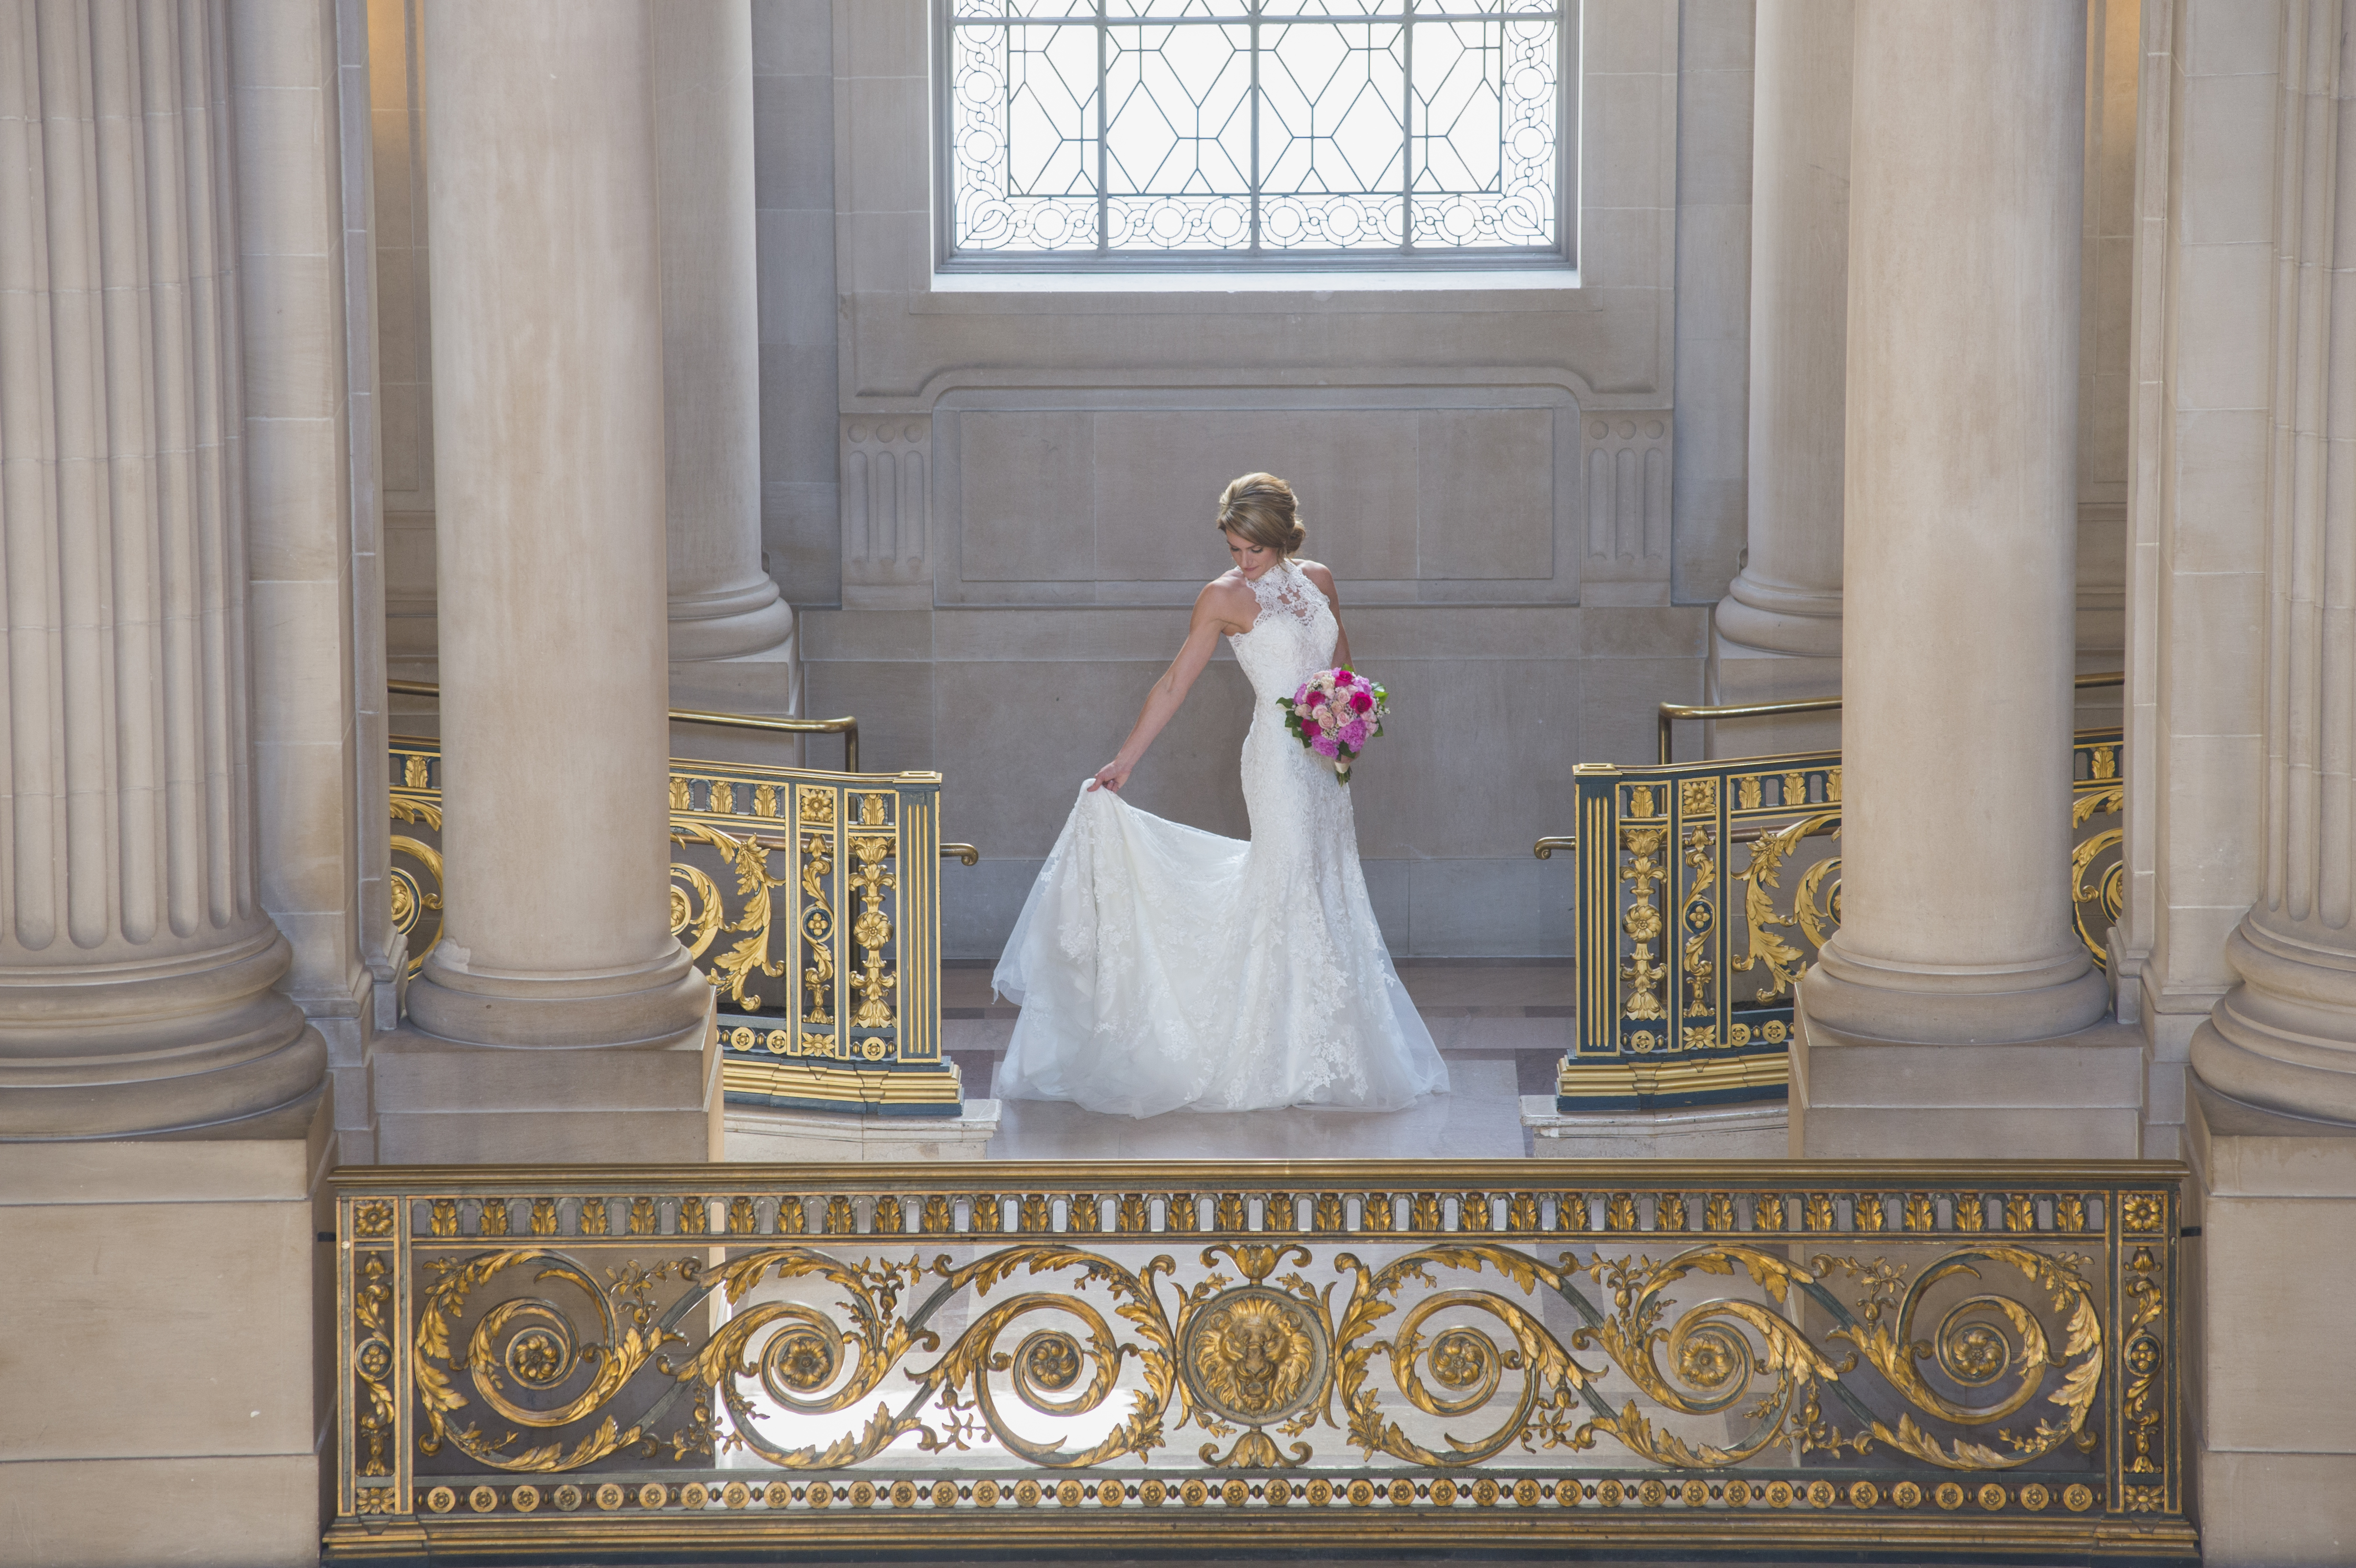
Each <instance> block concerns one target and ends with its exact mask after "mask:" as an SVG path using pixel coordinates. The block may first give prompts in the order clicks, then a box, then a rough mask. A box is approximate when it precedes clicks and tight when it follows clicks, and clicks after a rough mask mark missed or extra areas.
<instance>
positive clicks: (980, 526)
mask: <svg viewBox="0 0 2356 1568" xmlns="http://www.w3.org/2000/svg"><path fill="white" fill-rule="evenodd" d="M962 422H963V425H964V429H963V432H962V434H963V436H964V448H963V457H964V462H963V464H962V465H961V466H960V468H959V470H958V497H957V506H958V517H959V518H960V519H961V520H962V521H963V524H964V528H963V529H962V531H961V534H960V547H961V550H962V559H961V562H960V575H961V576H963V577H964V579H965V580H966V581H969V582H1026V581H1055V582H1093V581H1096V575H1097V549H1096V529H1095V528H1094V527H1093V526H1092V525H1093V523H1094V520H1095V513H1094V507H1095V502H1096V431H1095V421H1094V419H1093V418H1092V417H1091V416H1089V415H1087V414H1085V413H1079V412H1076V411H1041V412H1015V413H976V414H970V415H968V416H967V417H966V418H965V420H964V421H962Z"/></svg>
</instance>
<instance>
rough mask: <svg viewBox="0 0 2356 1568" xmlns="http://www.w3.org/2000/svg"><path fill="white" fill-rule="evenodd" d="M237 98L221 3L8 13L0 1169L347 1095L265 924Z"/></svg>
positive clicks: (3, 127)
mask: <svg viewBox="0 0 2356 1568" xmlns="http://www.w3.org/2000/svg"><path fill="white" fill-rule="evenodd" d="M228 91H229V59H228V50H227V45H226V35H225V29H224V27H223V22H222V15H221V8H220V5H219V4H217V3H215V4H189V5H148V6H137V7H134V6H130V5H79V4H73V3H70V0H24V3H20V4H17V5H11V6H9V7H7V8H6V9H5V11H0V550H5V560H0V572H5V594H6V604H7V642H6V649H7V652H6V669H5V688H6V693H7V713H6V724H5V733H0V753H4V754H5V764H4V765H0V777H5V788H6V792H7V796H6V801H5V811H6V827H5V835H0V846H5V861H4V862H0V869H5V883H6V901H5V907H0V1137H8V1138H13V1137H34V1138H67V1137H93V1136H107V1135H112V1134H123V1133H135V1132H149V1131H155V1130H159V1129H164V1128H171V1127H188V1126H201V1125H214V1124H220V1123H224V1122H230V1121H233V1120H236V1119H238V1118H241V1117H244V1116H249V1115H254V1114H256V1113H259V1112H262V1111H265V1110H269V1109H272V1108H273V1107H276V1106H280V1105H284V1104H291V1103H293V1102H295V1101H297V1100H300V1099H302V1098H304V1097H305V1096H306V1095H308V1094H309V1093H312V1091H313V1090H315V1089H316V1087H317V1086H318V1084H319V1083H320V1081H321V1078H322V1076H323V1074H324V1072H325V1071H326V1065H327V1057H326V1051H325V1049H324V1047H323V1046H322V1044H321V1042H320V1040H319V1037H318V1035H317V1034H316V1032H315V1031H313V1030H312V1029H309V1028H308V1027H307V1026H306V1025H305V1022H304V1019H303V1015H302V1013H301V1012H300V1011H299V1010H297V1009H296V1008H295V1005H294V1004H293V1003H291V1002H289V1001H288V1000H287V999H286V998H285V997H282V996H280V995H279V994H278V993H277V992H276V991H274V990H273V989H272V988H271V987H272V985H273V982H275V981H276V980H277V979H278V978H279V976H282V975H284V973H285V972H286V968H287V964H288V961H289V956H290V955H289V949H288V947H287V944H286V940H285V938H284V937H283V936H282V935H280V934H279V933H278V930H277V928H276V927H275V926H273V924H272V923H271V922H270V919H269V917H268V916H267V915H266V914H265V913H264V912H262V909H261V907H260V905H259V904H258V903H257V901H256V900H255V892H254V877H255V869H254V868H255V853H254V830H253V796H252V790H253V786H252V771H251V770H252V763H251V756H250V750H251V747H250V720H249V716H248V711H247V693H248V690H249V688H250V682H249V669H248V663H247V655H246V646H247V633H246V561H245V517H244V505H245V501H244V495H243V489H242V485H241V457H240V451H239V446H240V443H239V435H240V423H241V419H242V408H243V402H242V396H241V386H240V381H239V372H238V362H239V361H238V309H237V287H236V276H235V271H236V270H235V260H236V256H237V237H236V233H235V230H234V224H233V219H234V210H235V209H234V207H233V205H232V203H231V199H230V188H231V182H230V166H229V158H228V152H229V108H228Z"/></svg>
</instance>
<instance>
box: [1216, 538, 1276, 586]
mask: <svg viewBox="0 0 2356 1568" xmlns="http://www.w3.org/2000/svg"><path fill="white" fill-rule="evenodd" d="M1225 537H1226V541H1227V553H1228V554H1229V555H1231V556H1233V557H1235V558H1236V570H1237V571H1240V572H1242V573H1243V574H1244V581H1247V582H1254V581H1258V579H1259V574H1260V573H1261V572H1263V571H1267V570H1268V569H1269V567H1271V566H1274V565H1275V564H1276V563H1277V560H1278V556H1277V553H1276V551H1274V550H1272V549H1269V548H1268V546H1266V545H1264V544H1254V543H1252V542H1251V541H1250V540H1249V539H1237V537H1236V536H1235V535H1233V534H1228V535H1226V536H1225Z"/></svg>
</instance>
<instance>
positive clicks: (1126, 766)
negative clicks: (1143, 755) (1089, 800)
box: [1088, 757, 1136, 795]
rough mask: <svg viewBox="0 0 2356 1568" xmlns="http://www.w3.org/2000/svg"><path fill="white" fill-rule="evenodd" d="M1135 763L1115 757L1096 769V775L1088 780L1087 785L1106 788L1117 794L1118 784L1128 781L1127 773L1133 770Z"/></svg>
mask: <svg viewBox="0 0 2356 1568" xmlns="http://www.w3.org/2000/svg"><path fill="white" fill-rule="evenodd" d="M1135 767H1136V764H1135V763H1124V762H1122V761H1121V760H1120V759H1119V758H1118V757H1115V758H1114V759H1113V760H1112V761H1111V762H1109V763H1106V764H1105V765H1104V766H1102V767H1100V768H1098V770H1097V776H1096V777H1094V778H1092V779H1090V780H1089V781H1088V787H1089V788H1090V789H1108V790H1111V791H1112V792H1113V793H1114V794H1116V795H1118V794H1119V793H1120V786H1121V785H1123V784H1127V783H1128V782H1129V775H1130V773H1131V772H1133V771H1134V770H1135Z"/></svg>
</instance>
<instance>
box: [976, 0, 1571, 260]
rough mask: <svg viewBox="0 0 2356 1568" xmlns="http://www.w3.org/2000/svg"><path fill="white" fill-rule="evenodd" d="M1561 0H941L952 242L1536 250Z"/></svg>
mask: <svg viewBox="0 0 2356 1568" xmlns="http://www.w3.org/2000/svg"><path fill="white" fill-rule="evenodd" d="M1568 3H1569V0H946V11H947V15H946V22H947V27H946V32H947V39H946V41H947V44H948V56H947V58H948V80H947V81H946V82H945V83H944V84H943V86H944V89H945V92H946V97H947V100H948V102H947V112H946V113H945V115H944V116H943V123H944V130H945V132H946V134H947V138H948V148H947V154H948V155H947V157H946V158H945V160H944V163H945V165H946V167H947V169H948V180H947V185H948V189H947V190H946V191H945V192H944V196H945V197H946V199H947V201H948V213H947V215H946V217H947V219H948V222H947V226H946V227H947V229H948V240H949V253H950V255H951V257H952V258H957V257H967V258H978V257H982V256H987V257H989V258H990V259H991V261H994V262H997V263H999V264H1004V263H1007V262H1017V263H1020V262H1022V261H1034V260H1035V261H1050V260H1052V259H1062V260H1065V261H1075V262H1089V261H1095V262H1099V263H1101V262H1103V261H1115V262H1119V261H1141V260H1145V259H1147V258H1149V257H1152V258H1159V259H1162V260H1164V261H1175V260H1180V259H1183V258H1185V257H1189V256H1195V257H1204V258H1211V257H1216V258H1220V259H1222V260H1223V261H1226V262H1228V263H1230V264H1232V263H1233V262H1234V261H1238V260H1243V259H1247V258H1250V257H1265V258H1271V259H1273V258H1275V257H1278V256H1297V257H1302V258H1304V259H1305V258H1311V257H1318V258H1322V259H1325V260H1359V261H1370V262H1378V263H1382V264H1396V263H1397V262H1398V261H1399V260H1401V259H1402V258H1415V257H1419V256H1422V257H1431V256H1445V257H1450V258H1464V257H1468V256H1470V255H1474V254H1483V255H1493V256H1498V257H1500V258H1501V259H1502V258H1503V257H1505V256H1510V255H1512V254H1514V253H1515V252H1519V253H1521V254H1523V255H1526V256H1529V257H1531V258H1533V259H1537V258H1539V257H1543V256H1546V255H1549V254H1551V255H1553V256H1555V257H1557V258H1558V257H1559V255H1560V252H1561V248H1562V238H1561V232H1560V228H1561V187H1562V183H1563V182H1562V171H1561V169H1560V167H1559V165H1560V161H1561V160H1560V148H1561V145H1562V134H1561V122H1562V118H1563V112H1564V108H1563V106H1564V98H1565V94H1564V91H1563V70H1562V49H1563V18H1564V12H1565V9H1566V5H1567V4H1568Z"/></svg>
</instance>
